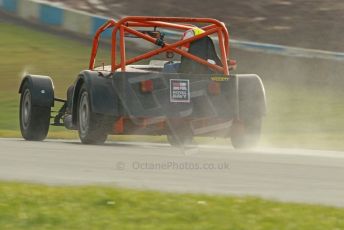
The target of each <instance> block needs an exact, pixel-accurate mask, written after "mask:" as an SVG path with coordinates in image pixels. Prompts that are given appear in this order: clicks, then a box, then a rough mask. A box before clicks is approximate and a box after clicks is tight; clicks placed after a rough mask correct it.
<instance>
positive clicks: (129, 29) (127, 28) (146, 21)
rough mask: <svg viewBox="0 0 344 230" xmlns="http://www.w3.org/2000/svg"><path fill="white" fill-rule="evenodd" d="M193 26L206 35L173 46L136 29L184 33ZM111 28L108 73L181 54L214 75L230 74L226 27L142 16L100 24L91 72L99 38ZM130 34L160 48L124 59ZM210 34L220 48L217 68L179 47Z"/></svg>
mask: <svg viewBox="0 0 344 230" xmlns="http://www.w3.org/2000/svg"><path fill="white" fill-rule="evenodd" d="M194 23H197V24H198V25H202V27H200V28H201V29H203V30H204V31H205V32H204V33H201V34H199V35H196V36H194V37H191V38H188V39H185V40H180V41H177V42H174V43H166V42H164V41H163V39H161V38H159V37H157V38H156V37H155V36H151V35H149V34H147V33H144V32H142V31H140V30H138V29H137V28H145V27H150V28H154V29H156V28H165V29H169V30H177V31H182V32H184V31H186V30H189V29H192V28H194V27H196V26H195V25H193V24H194ZM110 28H113V29H112V38H111V44H112V45H111V46H112V48H111V71H112V72H115V71H116V70H117V69H119V68H121V71H122V72H125V71H126V65H130V64H133V63H135V62H138V61H141V60H143V59H148V58H151V57H153V56H155V55H158V54H160V53H163V52H173V53H177V54H179V55H182V56H184V57H186V58H189V59H191V60H193V61H195V62H198V63H200V64H203V65H206V66H208V67H209V68H211V69H212V70H215V71H217V72H221V73H223V74H225V75H229V69H228V61H227V57H228V55H229V34H228V30H227V28H226V26H225V25H224V23H222V22H220V21H218V20H216V19H211V18H182V17H143V16H129V17H125V18H123V19H121V20H119V21H118V22H116V21H115V20H114V19H110V20H109V21H108V22H106V23H105V24H104V25H102V26H101V27H100V28H99V29H98V30H97V32H96V34H95V36H94V39H93V47H92V53H91V58H90V63H89V69H90V70H93V69H94V65H95V60H96V56H97V50H98V45H99V39H100V35H101V34H102V33H103V32H104V31H105V30H107V29H110ZM118 32H119V43H120V45H119V47H120V62H119V63H117V60H116V57H117V49H116V47H117V39H116V38H117V37H118V36H117V34H118ZM126 34H131V35H133V36H136V37H138V38H142V39H144V40H146V41H148V42H151V43H153V44H155V45H157V46H159V47H160V48H158V49H155V50H152V51H149V52H147V53H144V54H141V55H138V56H136V57H133V58H130V59H127V58H126V52H125V39H124V38H125V35H126ZM211 34H217V37H218V39H219V49H220V54H221V58H220V59H221V64H222V65H217V64H213V63H209V62H208V61H206V60H204V59H202V58H200V57H198V56H195V55H193V54H190V53H188V52H186V51H184V50H182V49H180V48H179V47H180V46H182V45H184V44H187V43H190V42H193V41H196V40H199V39H201V38H203V37H206V36H208V35H211Z"/></svg>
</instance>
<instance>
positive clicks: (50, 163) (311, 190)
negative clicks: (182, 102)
mask: <svg viewBox="0 0 344 230" xmlns="http://www.w3.org/2000/svg"><path fill="white" fill-rule="evenodd" d="M0 146H1V148H0V180H10V181H12V180H14V181H25V182H38V183H44V184H49V185H85V184H106V185H110V186H120V187H129V188H139V189H152V190H160V191H169V192H192V193H207V194H231V195H233V194H234V195H252V196H259V197H263V198H268V199H275V200H280V201H292V202H302V203H315V204H325V205H331V206H339V207H344V152H335V151H317V150H301V149H300V150H295V149H294V150H292V149H257V150H250V151H247V150H245V151H243V150H241V151H238V150H235V149H233V148H231V147H229V146H210V145H201V146H189V147H188V148H185V149H180V148H173V147H170V146H169V145H167V144H153V143H130V142H127V143H125V142H107V143H106V144H105V145H101V146H92V145H82V144H80V142H79V141H78V140H72V141H65V140H47V141H44V142H28V141H24V140H21V139H0Z"/></svg>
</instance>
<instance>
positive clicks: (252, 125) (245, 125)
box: [230, 117, 262, 149]
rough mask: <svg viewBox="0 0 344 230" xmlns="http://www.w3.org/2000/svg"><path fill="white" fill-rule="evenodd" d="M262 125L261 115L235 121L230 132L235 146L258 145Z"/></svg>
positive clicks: (241, 147) (247, 146)
mask: <svg viewBox="0 0 344 230" xmlns="http://www.w3.org/2000/svg"><path fill="white" fill-rule="evenodd" d="M261 125H262V119H261V118H260V117H255V118H251V119H246V120H241V121H235V122H234V123H233V125H232V127H231V132H230V134H231V141H232V145H233V147H234V148H238V149H243V148H253V147H255V146H257V144H258V141H259V139H260V133H261Z"/></svg>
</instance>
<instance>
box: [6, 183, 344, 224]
mask: <svg viewBox="0 0 344 230" xmlns="http://www.w3.org/2000/svg"><path fill="white" fill-rule="evenodd" d="M0 194H1V196H0V228H1V229H35V230H38V229H138V228H139V229H250V230H255V229H257V230H258V229H264V230H269V229H279V230H283V229H311V230H317V229H319V230H324V229H343V228H344V211H343V209H339V208H331V207H324V206H318V205H304V204H294V203H280V202H274V201H267V200H263V199H258V198H253V197H248V198H247V197H228V196H207V195H191V194H170V193H161V192H150V191H146V192H143V191H137V190H130V189H118V188H109V187H96V186H87V187H86V186H84V187H60V186H59V187H51V186H43V185H29V184H22V183H8V182H0Z"/></svg>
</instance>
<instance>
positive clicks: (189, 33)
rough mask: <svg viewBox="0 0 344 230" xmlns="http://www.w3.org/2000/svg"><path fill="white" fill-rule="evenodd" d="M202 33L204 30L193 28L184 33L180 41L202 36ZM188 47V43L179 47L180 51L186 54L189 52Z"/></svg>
mask: <svg viewBox="0 0 344 230" xmlns="http://www.w3.org/2000/svg"><path fill="white" fill-rule="evenodd" d="M202 33H204V30H202V29H201V28H198V27H194V28H192V29H189V30H187V31H185V32H184V34H183V37H182V40H185V39H188V38H191V37H193V36H197V35H199V34H202ZM189 47H190V43H186V44H184V45H182V46H181V49H182V50H184V51H186V52H187V51H189Z"/></svg>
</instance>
